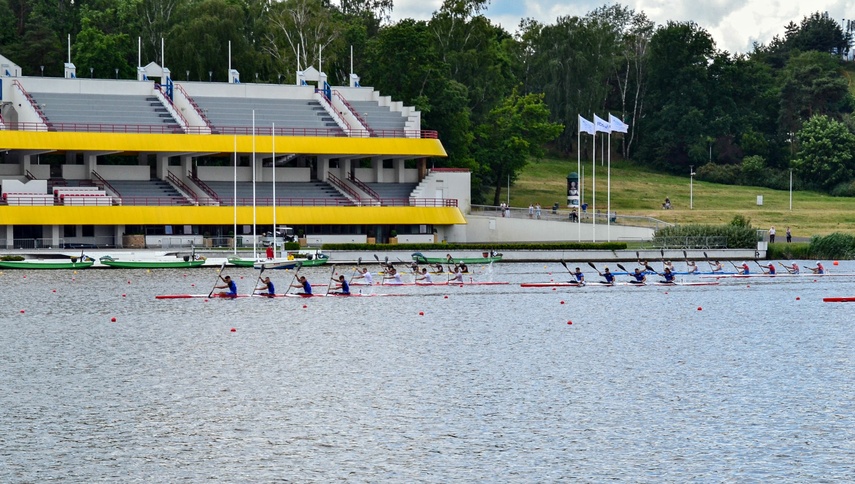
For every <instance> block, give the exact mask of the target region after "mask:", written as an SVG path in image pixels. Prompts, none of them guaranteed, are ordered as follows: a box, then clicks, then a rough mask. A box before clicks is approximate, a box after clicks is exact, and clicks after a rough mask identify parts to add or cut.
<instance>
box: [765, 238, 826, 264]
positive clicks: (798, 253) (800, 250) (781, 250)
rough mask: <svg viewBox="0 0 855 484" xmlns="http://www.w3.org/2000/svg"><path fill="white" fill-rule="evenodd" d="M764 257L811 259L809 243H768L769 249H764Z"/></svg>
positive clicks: (774, 258) (772, 258)
mask: <svg viewBox="0 0 855 484" xmlns="http://www.w3.org/2000/svg"><path fill="white" fill-rule="evenodd" d="M766 258H767V259H769V260H776V259H799V260H805V259H813V258H814V257H811V253H810V244H809V243H807V242H796V243H791V244H787V243H781V242H776V243H774V244H769V249H768V250H767V251H766Z"/></svg>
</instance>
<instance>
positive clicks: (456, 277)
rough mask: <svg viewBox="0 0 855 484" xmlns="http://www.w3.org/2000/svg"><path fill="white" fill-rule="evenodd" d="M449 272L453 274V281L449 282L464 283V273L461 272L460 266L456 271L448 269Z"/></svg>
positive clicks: (456, 267)
mask: <svg viewBox="0 0 855 484" xmlns="http://www.w3.org/2000/svg"><path fill="white" fill-rule="evenodd" d="M448 272H452V273H453V274H452V275H451V279H449V280H448V282H460V283H462V282H463V271H461V270H460V266H455V268H454V270H453V271H452V270H451V267H449V268H448Z"/></svg>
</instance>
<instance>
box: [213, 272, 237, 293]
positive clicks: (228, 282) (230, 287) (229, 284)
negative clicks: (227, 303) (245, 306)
mask: <svg viewBox="0 0 855 484" xmlns="http://www.w3.org/2000/svg"><path fill="white" fill-rule="evenodd" d="M220 279H222V280H223V282H224V284H223V285H222V286H216V287H215V289H226V290H225V291H221V292H220V296H221V297H237V284H235V281H233V280H232V278H231V276H226V277H220Z"/></svg>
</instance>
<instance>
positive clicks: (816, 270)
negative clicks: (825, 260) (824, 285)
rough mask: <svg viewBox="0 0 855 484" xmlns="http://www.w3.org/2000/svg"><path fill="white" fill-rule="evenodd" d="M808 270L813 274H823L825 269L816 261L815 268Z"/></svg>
mask: <svg viewBox="0 0 855 484" xmlns="http://www.w3.org/2000/svg"><path fill="white" fill-rule="evenodd" d="M808 269H810V271H811V272H813V273H814V274H825V267H823V266H822V263H821V262H820V261H816V267H808Z"/></svg>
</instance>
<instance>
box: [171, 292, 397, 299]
mask: <svg viewBox="0 0 855 484" xmlns="http://www.w3.org/2000/svg"><path fill="white" fill-rule="evenodd" d="M404 295H405V294H359V293H352V294H340V293H336V292H331V293H329V294H302V293H290V294H274V295H272V296H271V295H268V294H252V295H249V294H238V295H237V296H222V295H220V294H219V293H214V294H211V295H210V296H209V295H207V294H161V295H158V296H155V297H154V298H155V299H238V298H258V299H275V298H283V297H304V298H306V297H377V296H404Z"/></svg>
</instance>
